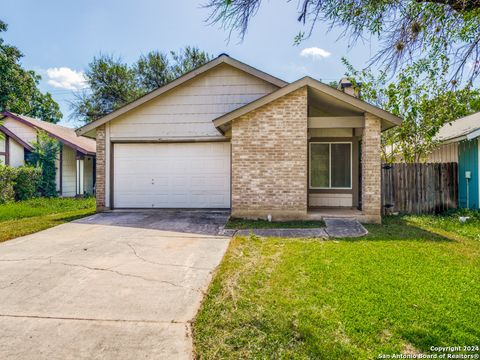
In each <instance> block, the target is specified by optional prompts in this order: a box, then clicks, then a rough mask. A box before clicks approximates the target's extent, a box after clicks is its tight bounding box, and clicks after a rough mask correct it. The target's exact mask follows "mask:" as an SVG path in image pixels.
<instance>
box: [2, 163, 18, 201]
mask: <svg viewBox="0 0 480 360" xmlns="http://www.w3.org/2000/svg"><path fill="white" fill-rule="evenodd" d="M15 176H16V170H15V169H14V168H12V167H10V166H6V165H1V164H0V204H6V203H9V202H13V201H14V200H15V192H14V190H13V187H14V186H15Z"/></svg>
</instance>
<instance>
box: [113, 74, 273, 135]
mask: <svg viewBox="0 0 480 360" xmlns="http://www.w3.org/2000/svg"><path fill="white" fill-rule="evenodd" d="M276 89H277V87H276V86H274V85H272V84H270V83H267V82H265V81H264V80H261V79H259V78H257V77H254V76H252V75H249V74H246V73H244V72H243V71H241V70H238V69H236V68H233V67H231V66H229V65H220V66H218V67H217V68H214V69H212V70H211V71H209V72H207V73H205V74H203V75H201V76H199V77H197V78H195V79H192V80H191V81H188V82H186V83H185V84H182V85H180V86H179V87H178V88H176V89H173V90H172V91H170V92H169V93H166V94H164V95H162V96H160V97H158V98H156V99H153V100H151V101H150V102H148V103H146V104H144V105H142V106H140V107H138V108H137V109H134V110H132V111H130V112H129V113H126V114H124V115H122V116H120V117H119V118H118V119H115V120H113V121H112V122H111V124H110V137H111V139H115V138H118V139H123V138H129V139H135V138H159V137H198V136H207V137H208V136H220V133H219V132H218V131H217V130H216V128H215V127H214V125H213V124H212V120H213V119H215V118H217V117H219V116H221V115H223V114H225V113H227V112H230V111H232V110H234V109H236V108H239V107H241V106H243V105H245V104H247V103H250V102H252V101H254V100H256V99H258V98H259V97H262V96H264V95H266V94H268V93H271V92H272V91H274V90H276Z"/></svg>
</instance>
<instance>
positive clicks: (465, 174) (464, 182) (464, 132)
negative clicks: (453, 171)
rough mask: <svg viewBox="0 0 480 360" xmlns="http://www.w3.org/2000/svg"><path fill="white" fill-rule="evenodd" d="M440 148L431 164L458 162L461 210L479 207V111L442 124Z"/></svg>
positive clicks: (434, 153) (439, 137)
mask: <svg viewBox="0 0 480 360" xmlns="http://www.w3.org/2000/svg"><path fill="white" fill-rule="evenodd" d="M436 138H437V140H438V141H441V143H442V145H441V146H440V147H439V148H438V149H437V150H435V151H434V152H433V154H432V155H431V156H430V158H431V160H432V161H437V162H458V202H459V206H460V207H462V208H470V209H479V208H480V177H479V172H480V156H479V154H480V112H478V113H475V114H472V115H469V116H465V117H463V118H460V119H457V120H455V121H453V122H450V123H448V124H445V125H444V126H443V127H442V128H441V129H440V131H439V133H438V135H437V137H436Z"/></svg>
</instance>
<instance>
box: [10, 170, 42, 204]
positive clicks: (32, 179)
mask: <svg viewBox="0 0 480 360" xmlns="http://www.w3.org/2000/svg"><path fill="white" fill-rule="evenodd" d="M41 181H42V170H41V169H40V168H35V167H33V166H21V167H19V168H17V169H16V177H15V185H14V186H13V189H14V191H15V200H28V199H31V198H35V197H38V196H39V195H40V191H39V187H40V183H41Z"/></svg>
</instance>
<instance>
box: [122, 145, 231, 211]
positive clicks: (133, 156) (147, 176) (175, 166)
mask: <svg viewBox="0 0 480 360" xmlns="http://www.w3.org/2000/svg"><path fill="white" fill-rule="evenodd" d="M113 158H114V164H113V174H114V178H113V205H114V207H116V208H229V207H230V144H229V143H224V142H222V143H179V144H115V145H114V151H113Z"/></svg>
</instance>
